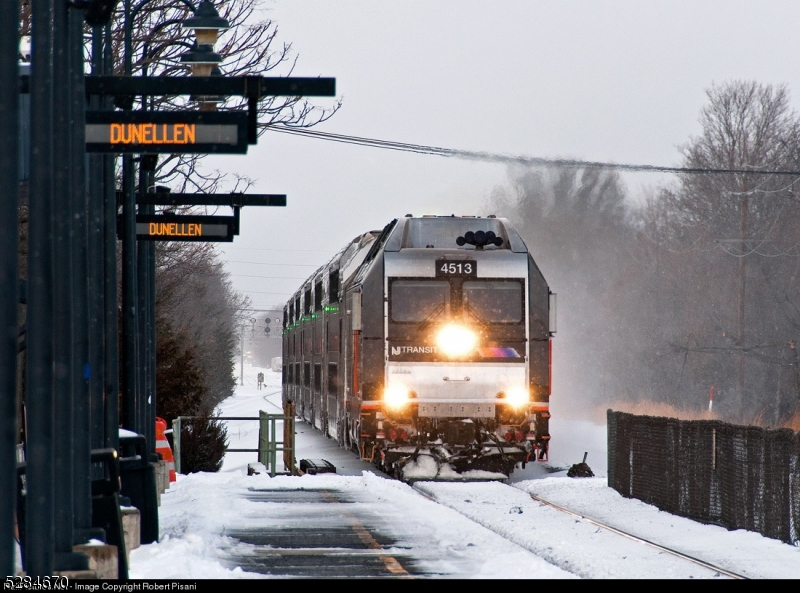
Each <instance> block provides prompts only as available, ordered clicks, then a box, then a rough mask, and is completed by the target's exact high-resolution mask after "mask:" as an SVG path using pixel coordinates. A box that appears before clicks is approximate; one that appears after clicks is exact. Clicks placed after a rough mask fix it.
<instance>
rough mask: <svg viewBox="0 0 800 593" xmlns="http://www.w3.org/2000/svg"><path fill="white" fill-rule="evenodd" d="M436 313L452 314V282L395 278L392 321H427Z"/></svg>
mask: <svg viewBox="0 0 800 593" xmlns="http://www.w3.org/2000/svg"><path fill="white" fill-rule="evenodd" d="M434 313H437V316H438V315H444V316H445V317H446V316H448V315H449V314H450V283H449V282H446V281H442V280H395V281H394V282H393V283H392V305H391V317H392V321H398V322H400V323H409V322H411V323H413V322H419V321H426V320H428V318H429V317H430V316H432V315H433V314H434Z"/></svg>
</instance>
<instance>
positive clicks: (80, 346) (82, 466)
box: [68, 9, 97, 544]
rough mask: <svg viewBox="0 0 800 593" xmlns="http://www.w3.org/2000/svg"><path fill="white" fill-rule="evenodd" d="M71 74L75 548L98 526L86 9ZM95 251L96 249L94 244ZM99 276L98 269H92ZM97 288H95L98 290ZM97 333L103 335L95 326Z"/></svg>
mask: <svg viewBox="0 0 800 593" xmlns="http://www.w3.org/2000/svg"><path fill="white" fill-rule="evenodd" d="M69 33H70V35H69V45H68V48H69V53H70V55H69V76H70V78H71V81H70V85H69V87H70V89H71V91H72V93H71V97H70V99H71V106H70V107H71V111H72V117H71V118H70V126H69V130H70V140H71V144H72V148H71V150H70V153H69V154H71V156H72V158H71V159H70V160H71V161H72V162H71V163H70V168H71V173H72V183H71V186H72V193H73V204H74V205H73V213H74V214H73V223H74V225H75V229H74V231H75V232H74V234H73V245H74V248H75V252H74V254H73V272H74V275H73V282H72V287H73V301H74V307H73V312H74V314H73V316H72V325H73V327H72V333H73V343H72V352H73V359H72V366H73V400H74V405H75V408H74V409H75V411H74V418H73V422H74V424H73V431H72V438H73V443H74V444H73V458H72V463H73V472H74V473H73V476H74V478H73V479H74V482H73V490H74V496H75V500H74V505H73V512H74V518H73V527H74V529H75V534H74V537H73V543H74V544H83V543H86V542H88V541H89V539H90V534H89V530H90V529H91V527H92V488H91V486H92V476H91V455H92V445H91V423H90V399H89V397H90V394H89V384H90V380H91V378H92V374H93V372H95V373H96V372H97V370H96V369H93V367H92V364H91V362H90V359H89V332H90V327H89V325H90V322H91V320H90V317H89V294H90V292H89V284H88V278H89V260H88V258H89V250H90V246H89V220H88V217H89V210H88V205H89V203H88V200H87V197H88V196H87V192H86V189H87V188H86V134H85V132H86V89H85V85H84V71H83V39H82V38H83V11H82V10H76V9H71V10H70V11H69ZM92 247H93V246H92ZM92 272H94V270H92ZM92 288H93V289H94V287H92ZM92 330H93V332H96V331H97V328H96V327H92Z"/></svg>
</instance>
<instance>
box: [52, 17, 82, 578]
mask: <svg viewBox="0 0 800 593" xmlns="http://www.w3.org/2000/svg"><path fill="white" fill-rule="evenodd" d="M67 13H68V9H67V4H66V3H64V2H54V3H53V89H54V93H58V95H57V98H56V97H55V96H54V100H53V152H54V156H56V155H57V156H58V158H54V160H53V173H54V176H53V183H54V192H53V198H54V201H53V224H54V227H53V228H54V236H53V239H54V250H53V263H54V268H53V272H54V276H53V294H54V295H58V298H55V299H54V302H53V304H54V309H53V312H54V316H53V325H52V330H53V339H54V344H53V347H54V351H53V355H54V369H55V381H54V385H53V396H54V403H53V408H54V410H58V413H57V414H56V415H55V424H54V426H53V428H54V434H53V437H54V445H55V449H54V451H53V461H54V462H55V467H54V487H55V491H56V492H57V493H58V496H54V497H53V504H54V513H55V541H54V545H55V557H54V564H53V568H54V569H55V570H64V569H67V568H68V567H67V566H65V565H64V564H63V562H64V555H65V554H68V553H71V552H72V535H73V534H72V528H73V502H74V499H73V486H74V484H73V453H72V451H73V447H74V440H73V426H74V424H73V423H74V414H75V407H74V401H73V397H74V394H73V388H74V379H73V377H74V373H75V371H76V369H75V368H74V359H73V356H72V352H73V350H74V348H75V346H74V343H73V333H72V332H73V328H74V321H73V318H74V315H75V313H76V310H75V300H74V297H75V295H74V293H73V290H72V283H73V280H74V278H73V263H74V262H73V253H74V251H75V249H76V245H75V243H76V241H75V235H74V232H75V219H74V216H75V212H74V210H73V208H74V202H75V199H74V192H73V178H72V174H71V173H72V171H71V165H72V162H71V159H70V156H69V155H70V153H71V152H72V150H73V146H72V143H71V142H70V116H71V101H70V99H71V96H72V93H71V92H70V83H71V79H70V75H69V57H70V55H69V54H70V52H69V27H68V22H69V21H68V14H67Z"/></svg>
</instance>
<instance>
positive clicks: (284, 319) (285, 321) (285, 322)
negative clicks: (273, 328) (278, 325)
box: [283, 309, 288, 329]
mask: <svg viewBox="0 0 800 593" xmlns="http://www.w3.org/2000/svg"><path fill="white" fill-rule="evenodd" d="M287 320H288V316H287V314H286V309H284V310H283V329H286V325H287Z"/></svg>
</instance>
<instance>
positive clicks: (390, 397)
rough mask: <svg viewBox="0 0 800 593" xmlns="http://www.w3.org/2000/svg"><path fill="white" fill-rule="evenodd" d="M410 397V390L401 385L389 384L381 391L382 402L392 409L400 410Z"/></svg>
mask: <svg viewBox="0 0 800 593" xmlns="http://www.w3.org/2000/svg"><path fill="white" fill-rule="evenodd" d="M410 398H411V392H410V391H409V390H408V388H407V387H405V386H403V385H397V384H393V385H389V386H387V387H386V389H385V390H384V392H383V403H384V404H385V405H386V407H387V408H390V409H393V410H401V409H402V408H403V407H405V405H406V404H407V403H408V400H409V399H410Z"/></svg>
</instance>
